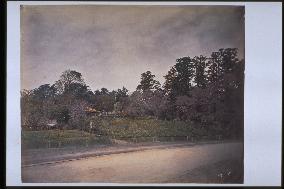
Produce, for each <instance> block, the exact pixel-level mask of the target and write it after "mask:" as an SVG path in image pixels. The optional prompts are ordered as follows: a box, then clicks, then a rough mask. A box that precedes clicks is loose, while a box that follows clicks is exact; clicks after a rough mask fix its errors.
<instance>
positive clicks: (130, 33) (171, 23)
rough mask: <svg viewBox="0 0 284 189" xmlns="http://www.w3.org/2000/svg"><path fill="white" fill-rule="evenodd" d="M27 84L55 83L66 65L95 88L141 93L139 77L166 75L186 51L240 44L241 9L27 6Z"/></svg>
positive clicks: (23, 16) (24, 52)
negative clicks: (148, 71) (147, 72)
mask: <svg viewBox="0 0 284 189" xmlns="http://www.w3.org/2000/svg"><path fill="white" fill-rule="evenodd" d="M21 10H22V11H21V32H22V33H21V39H22V40H21V47H22V48H21V50H22V54H21V65H22V83H21V84H22V88H25V89H32V88H35V87H38V86H39V85H41V84H44V83H53V82H54V81H55V80H57V79H58V78H59V76H60V74H61V73H62V72H63V71H64V70H66V69H75V70H77V71H79V72H81V73H82V74H83V76H84V78H85V80H86V83H87V84H88V85H89V86H90V87H91V89H92V90H95V89H98V88H102V87H106V88H109V89H117V88H121V87H122V86H125V87H126V88H128V89H129V90H130V91H133V90H135V88H136V86H137V85H138V83H139V79H140V74H141V73H142V72H144V71H147V70H151V71H152V73H154V74H155V75H156V76H157V79H158V80H160V82H161V83H163V75H165V74H166V73H167V71H168V69H169V68H170V67H171V66H172V65H174V63H175V60H176V59H177V58H179V57H182V56H195V55H200V54H204V55H210V53H211V52H212V51H215V50H218V49H219V48H224V47H238V48H239V49H240V51H241V53H240V55H241V56H243V51H244V19H243V8H242V7H236V6H101V5H88V6H85V5H80V6H70V5H69V6H66V5H64V6H63V5H61V6H59V5H57V6H47V5H43V6H28V5H27V6H24V8H23V9H21Z"/></svg>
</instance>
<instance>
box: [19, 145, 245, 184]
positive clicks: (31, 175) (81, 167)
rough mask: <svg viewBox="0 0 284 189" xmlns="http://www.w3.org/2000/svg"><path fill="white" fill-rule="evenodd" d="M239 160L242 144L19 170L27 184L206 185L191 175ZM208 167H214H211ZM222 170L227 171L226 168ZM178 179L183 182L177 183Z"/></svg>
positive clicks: (145, 152) (154, 151)
mask: <svg viewBox="0 0 284 189" xmlns="http://www.w3.org/2000/svg"><path fill="white" fill-rule="evenodd" d="M242 156H243V144H242V143H220V144H203V145H196V146H181V147H175V148H166V149H148V150H143V151H137V152H130V153H120V154H112V155H105V156H98V157H88V158H84V159H79V160H75V161H67V162H62V163H55V164H45V165H36V166H31V167H22V181H23V182H27V183H34V182H37V183H39V182H44V183H62V182H64V183H69V182H88V183H94V182H96V183H106V182H107V183H169V182H170V183H179V182H207V181H209V180H210V179H207V180H206V179H205V180H200V179H199V180H198V179H195V180H194V179H193V180H192V178H193V177H192V172H195V173H198V174H199V175H197V176H196V175H195V176H194V178H200V177H203V178H204V174H207V172H208V171H207V172H204V171H203V172H202V170H205V168H204V169H202V170H201V171H200V168H201V167H206V166H207V165H208V166H209V167H210V166H211V168H210V169H216V170H217V169H218V168H219V167H222V165H223V164H224V163H221V164H220V162H231V161H232V160H238V161H240V160H242V158H243V157H242ZM232 162H233V161H232ZM218 163H219V165H218ZM212 165H217V166H215V167H214V166H212ZM208 166H207V169H208ZM226 169H227V170H228V168H226ZM240 170H241V168H240ZM230 172H231V171H230ZM217 173H218V172H216V171H215V172H214V174H213V175H215V176H216V174H217ZM190 175H191V176H190ZM189 177H191V178H189ZM181 178H183V179H182V180H181ZM211 180H212V179H211ZM213 182H214V181H213Z"/></svg>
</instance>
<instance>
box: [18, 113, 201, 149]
mask: <svg viewBox="0 0 284 189" xmlns="http://www.w3.org/2000/svg"><path fill="white" fill-rule="evenodd" d="M92 121H93V122H94V123H95V131H94V132H95V134H96V135H97V134H100V135H101V136H100V137H97V136H95V134H90V133H88V132H84V131H80V130H44V131H23V132H22V143H23V146H24V147H26V148H47V147H66V146H89V145H94V144H110V143H111V138H115V139H121V140H126V141H135V142H149V141H152V140H153V139H152V138H153V137H159V140H160V141H169V140H178V139H181V138H182V139H183V140H184V139H186V136H189V137H192V136H193V137H198V136H202V135H204V132H203V131H202V130H201V129H200V128H196V127H194V126H193V125H192V124H191V123H190V122H183V121H165V120H158V119H154V118H145V117H144V118H133V119H132V118H112V117H104V118H95V119H93V120H92ZM169 137H170V138H169ZM133 139H134V140H133Z"/></svg>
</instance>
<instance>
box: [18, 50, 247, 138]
mask: <svg viewBox="0 0 284 189" xmlns="http://www.w3.org/2000/svg"><path fill="white" fill-rule="evenodd" d="M164 78H165V82H164V84H163V86H162V87H161V85H160V83H159V81H157V80H156V79H155V75H154V74H152V73H151V71H146V72H144V73H142V74H141V80H140V83H139V85H138V86H137V88H136V91H134V92H132V93H129V91H128V90H127V89H126V88H125V87H123V88H122V89H117V90H113V91H109V90H108V89H107V88H101V89H100V90H96V91H94V92H93V91H91V90H90V89H89V87H88V86H87V85H86V84H85V82H84V79H83V77H82V74H81V73H79V72H77V71H75V70H66V71H64V72H63V73H62V75H61V76H60V78H59V79H58V80H57V81H56V82H55V83H54V84H52V85H50V84H44V85H41V86H39V87H38V88H36V89H33V90H23V91H21V113H22V114H21V115H22V116H21V122H22V126H23V128H29V129H31V130H43V129H46V128H47V127H48V126H47V125H48V123H49V122H51V121H52V120H56V121H57V127H59V128H68V129H78V130H86V131H87V130H88V129H89V126H90V121H91V119H92V116H90V115H89V114H87V113H86V109H88V108H93V109H94V110H95V111H97V112H98V113H100V114H109V113H110V114H112V115H114V116H116V115H119V116H124V117H125V119H124V120H123V121H122V123H121V124H128V125H131V127H129V128H131V129H132V130H131V129H130V130H125V132H126V133H128V134H125V136H126V135H127V136H130V135H133V136H140V135H141V136H142V135H144V134H145V135H147V136H148V135H149V136H154V135H157V132H162V133H163V132H165V131H164V130H159V129H160V128H161V127H162V126H161V125H164V124H165V123H167V124H169V125H170V124H174V125H175V124H176V123H175V121H181V122H183V123H190V125H194V126H188V124H185V125H187V126H184V127H189V128H191V129H192V131H196V133H199V132H201V133H204V132H206V133H211V134H222V135H224V136H227V137H242V136H243V96H244V61H243V60H239V59H238V50H237V49H236V48H227V49H219V50H218V51H216V52H213V53H212V54H211V56H209V57H206V56H203V55H200V56H195V57H193V58H191V57H188V56H185V57H182V58H178V59H176V62H175V64H174V65H173V66H172V67H171V68H170V70H169V71H168V73H167V74H166V75H165V76H164ZM139 117H142V118H146V117H152V118H153V120H152V121H150V120H147V121H145V120H144V122H145V124H146V123H147V124H150V125H151V124H152V125H151V126H146V125H144V122H143V121H139V119H138V118H139ZM130 120H132V121H130ZM133 120H135V121H133ZM159 121H160V122H159ZM116 122H117V120H112V121H111V120H107V119H102V118H101V119H98V120H97V125H103V128H100V129H99V130H100V131H102V132H103V133H107V134H108V135H117V133H121V132H122V131H124V129H123V128H120V127H117V128H116V127H112V124H114V125H115V123H116ZM158 122H159V123H158ZM167 124H166V125H167ZM110 127H111V129H110V130H107V128H110ZM152 127H155V128H152ZM156 127H157V128H156ZM193 127H194V128H193ZM133 128H134V129H133ZM181 128H183V127H181ZM145 129H146V130H145ZM166 130H169V131H171V132H174V131H173V130H171V129H166ZM181 131H184V130H183V129H181ZM113 133H115V134H113ZM174 133H176V132H174ZM121 136H124V134H121Z"/></svg>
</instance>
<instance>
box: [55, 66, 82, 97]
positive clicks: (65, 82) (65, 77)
mask: <svg viewBox="0 0 284 189" xmlns="http://www.w3.org/2000/svg"><path fill="white" fill-rule="evenodd" d="M72 83H79V84H82V85H85V82H84V79H83V78H82V74H81V73H79V72H77V71H75V70H66V71H64V72H63V73H62V74H61V76H60V79H59V80H57V81H56V82H55V88H56V89H57V92H58V93H59V94H62V93H63V92H64V91H65V90H66V89H67V88H68V87H70V85H71V84H72Z"/></svg>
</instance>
